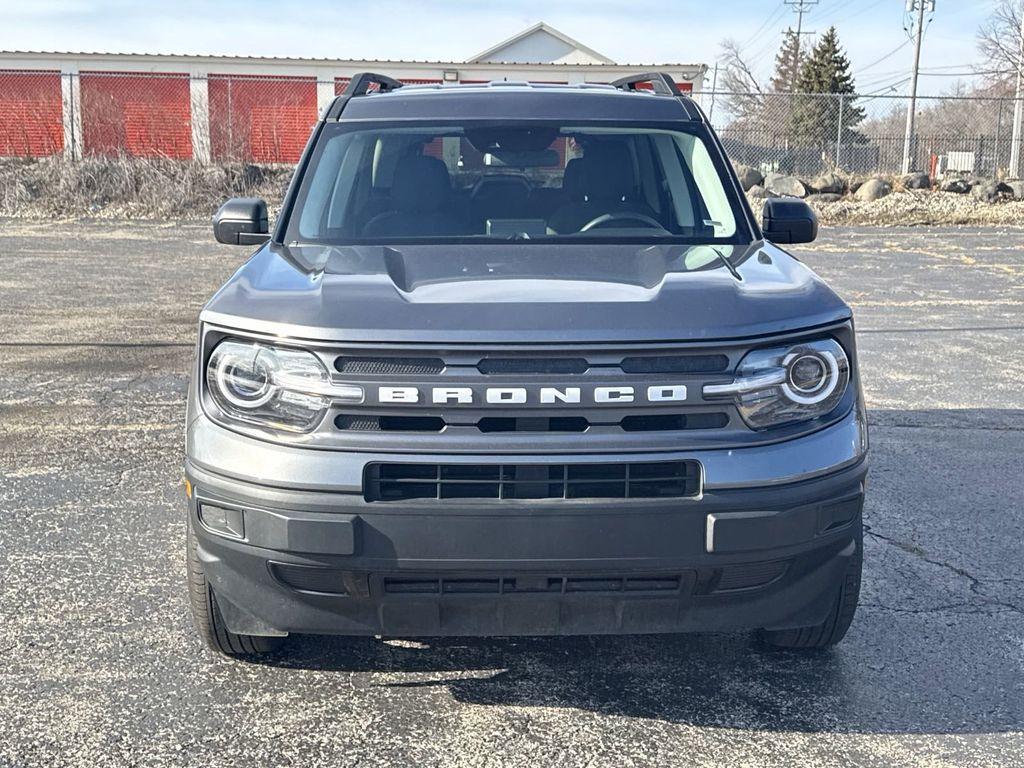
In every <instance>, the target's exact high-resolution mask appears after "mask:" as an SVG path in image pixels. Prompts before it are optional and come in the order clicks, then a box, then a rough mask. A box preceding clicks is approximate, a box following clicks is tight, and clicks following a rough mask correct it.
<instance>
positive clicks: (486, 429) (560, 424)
mask: <svg viewBox="0 0 1024 768" xmlns="http://www.w3.org/2000/svg"><path fill="white" fill-rule="evenodd" d="M449 418H451V419H452V420H451V421H449ZM728 425H729V414H727V413H725V412H724V411H710V412H696V413H687V414H682V413H670V414H665V413H654V414H647V415H638V416H625V417H623V418H622V419H621V420H619V421H617V422H616V421H612V422H608V421H598V422H596V423H594V422H591V420H590V419H588V418H586V417H585V416H485V417H484V418H482V419H478V420H477V421H476V422H471V423H466V422H464V421H463V422H460V421H458V417H457V416H449V417H446V416H398V415H375V414H362V413H359V414H350V413H342V414H338V415H337V416H335V417H334V426H335V427H336V428H337V429H339V430H342V431H346V432H433V433H438V432H443V431H444V430H445V429H447V428H449V427H452V426H454V427H457V428H459V429H475V430H478V431H479V432H482V433H484V434H490V433H507V432H544V433H577V434H582V433H584V432H587V431H589V430H590V429H591V428H592V427H595V426H599V427H602V428H605V429H607V430H621V431H622V432H672V431H685V430H701V429H724V428H725V427H727V426H728Z"/></svg>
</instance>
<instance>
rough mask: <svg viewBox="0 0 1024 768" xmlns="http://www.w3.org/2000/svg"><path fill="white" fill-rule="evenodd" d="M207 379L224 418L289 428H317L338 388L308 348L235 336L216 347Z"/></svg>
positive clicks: (281, 428)
mask: <svg viewBox="0 0 1024 768" xmlns="http://www.w3.org/2000/svg"><path fill="white" fill-rule="evenodd" d="M206 384H207V388H208V390H209V393H210V397H211V398H212V399H213V402H214V403H215V404H216V406H217V408H218V409H219V410H220V411H221V413H222V414H223V415H224V416H225V417H226V418H228V419H233V420H237V421H242V422H246V423H249V424H257V425H260V426H264V427H269V428H271V429H280V430H286V431H289V432H309V431H311V430H313V429H315V428H316V427H317V425H318V424H319V423H320V422H321V421H322V420H323V417H324V414H325V413H326V412H327V408H328V406H329V405H330V403H331V400H332V399H334V398H333V397H332V395H334V394H335V389H336V388H335V387H333V386H332V385H331V383H330V377H329V375H328V374H327V370H326V369H325V368H324V366H323V364H322V363H321V362H320V360H319V359H317V357H316V356H315V355H313V354H311V353H310V352H305V351H302V350H296V349H285V348H282V347H273V346H270V345H267V344H260V343H255V342H248V341H235V340H228V341H222V342H221V343H220V344H218V345H217V347H216V348H215V349H214V350H213V354H212V355H211V356H210V360H209V363H207V366H206ZM349 389H354V390H358V398H359V399H360V400H361V399H362V390H361V389H359V388H358V387H355V388H349Z"/></svg>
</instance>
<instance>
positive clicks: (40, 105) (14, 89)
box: [0, 70, 64, 157]
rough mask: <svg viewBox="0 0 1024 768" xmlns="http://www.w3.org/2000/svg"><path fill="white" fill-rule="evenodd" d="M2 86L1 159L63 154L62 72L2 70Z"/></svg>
mask: <svg viewBox="0 0 1024 768" xmlns="http://www.w3.org/2000/svg"><path fill="white" fill-rule="evenodd" d="M0 83H2V86H0V156H3V157H43V156H45V155H53V154H57V153H58V152H61V151H63V149H64V124H63V118H62V115H63V113H62V110H61V96H60V73H58V72H22V71H15V70H0Z"/></svg>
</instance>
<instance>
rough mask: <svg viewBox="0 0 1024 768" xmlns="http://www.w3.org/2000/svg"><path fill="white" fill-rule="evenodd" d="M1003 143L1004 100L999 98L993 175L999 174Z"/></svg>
mask: <svg viewBox="0 0 1024 768" xmlns="http://www.w3.org/2000/svg"><path fill="white" fill-rule="evenodd" d="M1002 143H1003V100H1002V99H999V112H998V114H997V116H996V149H995V158H996V159H995V163H994V165H995V167H994V168H993V169H992V175H993V176H998V175H999V153H1000V150H1002V147H1001V146H1000V145H1001V144H1002Z"/></svg>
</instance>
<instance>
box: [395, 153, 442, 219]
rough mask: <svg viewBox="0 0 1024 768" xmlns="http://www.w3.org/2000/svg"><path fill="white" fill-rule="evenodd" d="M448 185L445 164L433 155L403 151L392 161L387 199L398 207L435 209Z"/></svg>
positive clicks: (412, 209)
mask: <svg viewBox="0 0 1024 768" xmlns="http://www.w3.org/2000/svg"><path fill="white" fill-rule="evenodd" d="M451 189H452V182H451V179H450V178H449V176H448V166H446V165H445V164H444V163H443V162H442V161H441V160H438V159H437V158H436V157H426V156H424V155H405V156H404V157H402V158H400V159H399V161H398V163H397V164H396V165H395V175H394V177H393V178H392V180H391V199H392V200H394V202H395V206H396V207H397V208H398V210H400V211H408V212H420V211H436V210H437V209H438V208H440V207H441V206H442V205H444V203H445V202H446V201H447V199H448V194H449V193H450V192H451Z"/></svg>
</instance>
